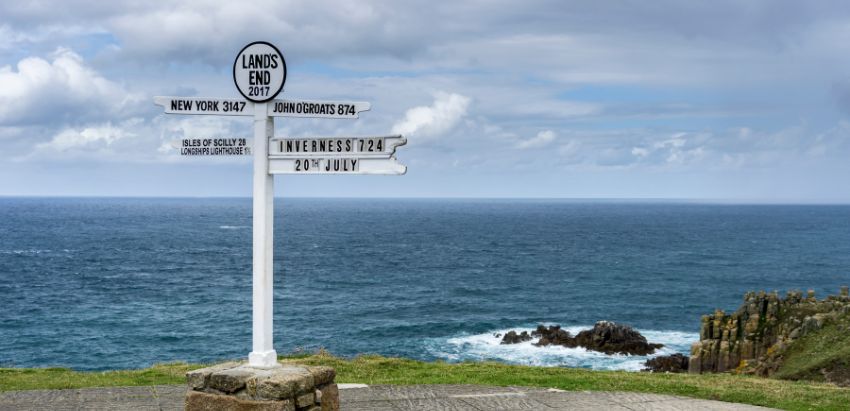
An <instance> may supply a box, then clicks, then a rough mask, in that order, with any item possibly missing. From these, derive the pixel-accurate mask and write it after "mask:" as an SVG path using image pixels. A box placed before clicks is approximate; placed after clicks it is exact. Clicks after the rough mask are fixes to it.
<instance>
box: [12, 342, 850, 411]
mask: <svg viewBox="0 0 850 411" xmlns="http://www.w3.org/2000/svg"><path fill="white" fill-rule="evenodd" d="M282 361H283V362H289V363H300V364H307V365H328V366H331V367H334V368H335V369H336V370H337V379H336V380H337V382H358V383H366V384H484V385H501V386H507V385H519V386H534V387H552V388H560V389H564V390H582V391H634V392H647V393H657V394H672V395H683V396H688V397H695V398H706V399H713V400H721V401H730V402H740V403H747V404H754V405H763V406H768V407H775V408H781V409H788V410H812V409H818V410H846V409H847V404H850V389H845V388H838V387H835V386H832V385H828V384H823V383H813V382H801V381H783V380H775V379H766V378H759V377H751V376H739V375H731V374H706V375H688V374H650V373H635V372H624V371H590V370H583V369H573V368H549V367H546V368H544V367H526V366H516V365H505V364H501V363H493V362H467V363H461V364H447V363H444V362H421V361H414V360H408V359H402V358H386V357H380V356H372V355H368V356H360V357H356V358H354V359H351V360H346V359H341V358H337V357H333V356H331V355H326V354H318V355H312V356H299V357H298V358H283V359H282ZM200 367H202V365H191V364H185V363H176V364H159V365H155V366H153V367H151V368H146V369H142V370H128V371H106V372H77V371H72V370H69V369H65V368H43V369H15V368H11V369H9V368H7V369H0V391H8V390H24V389H50V388H52V389H57V388H82V387H96V386H97V387H104V386H133V385H157V384H183V383H185V380H184V374H185V372H186V371H188V370H191V369H196V368H200Z"/></svg>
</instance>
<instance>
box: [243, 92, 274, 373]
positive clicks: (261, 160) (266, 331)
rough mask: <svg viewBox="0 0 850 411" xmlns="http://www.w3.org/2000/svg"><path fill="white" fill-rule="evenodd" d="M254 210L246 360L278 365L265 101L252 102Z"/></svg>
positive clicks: (270, 126) (269, 125)
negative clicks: (249, 341) (250, 325)
mask: <svg viewBox="0 0 850 411" xmlns="http://www.w3.org/2000/svg"><path fill="white" fill-rule="evenodd" d="M254 110H255V111H254V147H253V148H254V214H253V234H254V242H253V249H254V255H253V294H254V298H253V304H254V305H253V317H254V320H253V348H252V351H251V353H250V354H248V364H249V365H251V366H253V367H260V368H269V367H275V366H279V365H280V364H278V362H277V352H275V350H274V345H272V344H273V334H272V329H273V312H274V311H273V310H272V305H273V301H274V289H273V287H274V272H273V261H274V258H273V249H272V241H273V236H274V232H273V228H274V221H273V218H274V176H273V175H271V174H269V154H268V151H269V143H268V142H269V140H270V139H271V138H272V137H274V120H273V119H272V117H269V116H268V112H267V107H266V103H258V104H255V106H254Z"/></svg>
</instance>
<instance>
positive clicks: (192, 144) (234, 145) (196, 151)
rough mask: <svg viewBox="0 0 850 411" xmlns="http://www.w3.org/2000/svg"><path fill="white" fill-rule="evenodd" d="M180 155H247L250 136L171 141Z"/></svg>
mask: <svg viewBox="0 0 850 411" xmlns="http://www.w3.org/2000/svg"><path fill="white" fill-rule="evenodd" d="M171 146H172V147H174V148H176V149H178V150H180V155H181V156H249V155H251V139H250V138H239V137H237V138H184V139H180V140H175V141H172V142H171Z"/></svg>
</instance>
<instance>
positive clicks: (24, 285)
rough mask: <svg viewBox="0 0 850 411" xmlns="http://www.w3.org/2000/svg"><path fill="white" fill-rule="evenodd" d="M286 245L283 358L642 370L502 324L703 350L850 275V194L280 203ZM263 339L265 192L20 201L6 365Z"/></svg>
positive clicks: (215, 347) (203, 348) (0, 311)
mask: <svg viewBox="0 0 850 411" xmlns="http://www.w3.org/2000/svg"><path fill="white" fill-rule="evenodd" d="M274 248H275V306H274V312H275V348H276V349H277V351H278V353H281V354H285V353H292V352H303V351H308V352H309V351H315V350H317V349H319V348H324V349H326V350H328V351H330V352H331V353H333V354H335V355H339V356H344V357H350V356H354V355H357V354H361V353H377V354H382V355H387V356H403V357H409V358H416V359H422V360H428V361H432V360H446V361H463V360H496V361H502V362H506V363H513V364H532V365H544V366H566V367H585V368H594V369H626V370H638V369H640V368H641V364H642V363H643V361H645V360H646V357H640V356H625V355H613V356H609V355H605V354H601V353H594V352H589V351H585V350H583V349H567V348H563V347H551V346H550V347H535V346H532V345H531V342H528V343H522V344H517V345H500V344H499V339H498V338H497V337H495V335H494V334H497V333H504V332H505V331H507V330H511V329H515V330H530V329H532V328H533V327H534V326H536V325H537V324H541V323H542V324H561V325H562V326H564V327H567V328H568V329H569V330H570V331H572V332H574V333H575V332H576V331H578V330H580V329H583V328H589V327H591V326H592V325H593V324H594V322H596V321H598V320H610V321H615V322H621V323H625V324H629V325H632V326H634V327H636V328H637V329H638V330H639V331H640V332H641V333H643V334H644V335H645V336H646V337H647V338H648V340H649V341H650V342H658V343H662V344H665V348H664V349H662V350H661V352H660V354H669V353H673V352H683V353H687V352H688V350H689V347H690V344H691V343H692V342H694V341H696V340H697V339H698V331H699V321H700V316H701V315H703V314H708V313H711V312H713V311H714V310H715V309H717V308H720V309H725V310H734V309H735V308H737V307H738V305H739V304H740V303H741V299H742V296H743V294H744V293H745V292H747V291H749V290H762V289H765V290H779V291H780V292H783V293H784V291H785V290H789V289H795V288H797V289H803V290H806V289H810V288H811V289H814V290H815V291H816V292H817V293H818V295H819V296H820V297H823V296H825V295H826V294H835V293H837V291H838V288H839V286H841V285H848V284H850V206H827V205H820V206H818V205H727V204H700V203H689V202H641V201H633V202H630V201H572V200H460V199H433V200H430V199H429V200H418V199H416V200H413V199H410V200H405V199H291V198H278V199H276V203H275V247H274ZM250 349H251V200H250V199H248V198H244V199H211V198H14V197H12V198H0V367H47V366H62V367H71V368H74V369H79V370H105V369H121V368H138V367H146V366H149V365H151V364H154V363H158V362H169V361H190V362H212V361H219V360H224V359H234V358H236V359H238V358H244V357H246V356H247V353H248V352H249V351H250Z"/></svg>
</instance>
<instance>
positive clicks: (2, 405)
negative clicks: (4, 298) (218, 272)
mask: <svg viewBox="0 0 850 411" xmlns="http://www.w3.org/2000/svg"><path fill="white" fill-rule="evenodd" d="M340 388H342V389H341V390H340V394H339V395H340V407H341V408H342V410H344V411H347V410H351V411H361V410H370V411H396V410H423V411H425V410H427V411H431V410H464V411H474V410H612V411H617V410H659V411H660V410H665V411H666V410H717V411H720V410H735V411H743V410H767V408H761V407H753V406H749V405H741V404H732V403H726V402H718V401H706V400H695V399H691V398H685V397H673V396H668V395H654V394H638V393H627V392H572V391H559V390H547V389H535V388H526V387H486V386H479V385H413V386H391V385H376V386H365V385H359V384H340ZM185 393H186V387H185V386H183V385H159V386H155V387H118V388H86V389H79V390H38V391H12V392H7V393H2V394H0V410H3V411H5V410H15V411H29V410H75V411H76V410H144V411H147V410H150V411H166V410H167V411H171V410H182V409H183V395H184V394H185Z"/></svg>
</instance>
